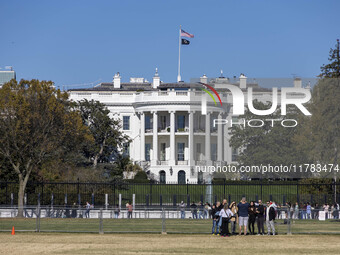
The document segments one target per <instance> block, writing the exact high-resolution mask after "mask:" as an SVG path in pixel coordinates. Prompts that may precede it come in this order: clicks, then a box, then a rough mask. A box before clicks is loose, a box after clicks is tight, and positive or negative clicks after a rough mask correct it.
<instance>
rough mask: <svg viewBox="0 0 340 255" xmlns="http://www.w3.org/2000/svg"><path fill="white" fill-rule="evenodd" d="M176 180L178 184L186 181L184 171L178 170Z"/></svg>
mask: <svg viewBox="0 0 340 255" xmlns="http://www.w3.org/2000/svg"><path fill="white" fill-rule="evenodd" d="M177 182H178V184H185V183H186V181H185V172H184V171H183V170H181V171H179V172H178V175H177Z"/></svg>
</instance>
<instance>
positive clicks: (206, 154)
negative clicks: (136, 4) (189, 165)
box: [205, 112, 212, 166]
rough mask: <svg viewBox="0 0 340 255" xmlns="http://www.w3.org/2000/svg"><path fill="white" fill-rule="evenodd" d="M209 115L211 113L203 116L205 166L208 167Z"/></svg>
mask: <svg viewBox="0 0 340 255" xmlns="http://www.w3.org/2000/svg"><path fill="white" fill-rule="evenodd" d="M210 115H211V112H207V114H206V115H205V163H206V166H210V165H211V164H212V162H211V151H210V148H211V140H210V135H211V134H210V125H211V124H210Z"/></svg>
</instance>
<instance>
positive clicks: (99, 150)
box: [78, 99, 129, 167]
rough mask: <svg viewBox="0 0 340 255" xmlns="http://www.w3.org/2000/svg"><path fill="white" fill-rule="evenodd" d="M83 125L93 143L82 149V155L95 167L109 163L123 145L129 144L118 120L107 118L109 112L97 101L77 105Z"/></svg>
mask: <svg viewBox="0 0 340 255" xmlns="http://www.w3.org/2000/svg"><path fill="white" fill-rule="evenodd" d="M78 107H79V110H80V113H81V116H82V120H83V123H84V124H85V125H87V126H88V128H89V130H90V131H91V134H92V136H93V137H94V142H93V143H89V144H87V145H86V146H85V147H84V154H85V156H86V157H87V158H88V159H89V161H90V162H91V163H92V165H93V167H97V166H98V163H109V162H110V161H111V160H112V157H113V159H115V158H117V157H118V156H119V155H120V154H121V153H122V148H123V144H124V143H126V142H129V138H128V136H126V135H124V134H123V132H122V131H121V125H120V121H119V120H115V119H113V118H111V117H110V116H109V114H110V111H109V110H108V109H107V108H106V107H105V106H104V105H103V104H101V103H100V102H98V101H94V100H92V101H88V100H86V99H85V100H83V101H80V102H79V104H78Z"/></svg>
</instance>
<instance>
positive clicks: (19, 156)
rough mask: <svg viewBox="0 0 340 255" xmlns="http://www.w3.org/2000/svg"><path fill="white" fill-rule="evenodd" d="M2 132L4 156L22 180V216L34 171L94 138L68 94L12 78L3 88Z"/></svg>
mask: <svg viewBox="0 0 340 255" xmlns="http://www.w3.org/2000/svg"><path fill="white" fill-rule="evenodd" d="M0 134H1V136H0V157H1V158H2V159H3V160H5V161H6V164H7V165H8V166H10V172H11V173H12V174H13V173H14V174H15V175H16V176H17V178H18V182H19V190H18V217H22V216H23V200H24V193H25V189H26V185H27V182H28V181H29V179H30V177H31V176H32V173H33V174H34V173H37V172H38V171H39V168H40V166H41V165H42V164H43V163H44V162H46V161H48V160H50V159H55V158H59V157H63V156H64V155H65V154H67V153H68V152H73V151H75V150H79V149H80V146H81V145H82V144H83V143H84V142H86V141H91V140H92V135H91V134H90V132H89V131H88V128H87V127H86V126H85V125H83V123H82V119H81V116H80V114H79V112H78V111H77V110H76V109H75V108H74V107H73V105H72V103H71V102H70V101H69V100H68V95H67V93H63V92H61V91H60V90H56V89H54V86H53V83H52V82H51V81H38V80H31V81H28V80H21V81H20V82H19V83H18V82H17V81H15V80H12V81H10V82H8V83H6V84H5V85H3V87H2V88H1V89H0Z"/></svg>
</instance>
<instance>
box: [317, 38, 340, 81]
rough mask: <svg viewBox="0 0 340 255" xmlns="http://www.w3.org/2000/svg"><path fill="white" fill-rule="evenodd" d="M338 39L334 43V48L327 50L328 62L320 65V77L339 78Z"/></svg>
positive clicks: (339, 57)
mask: <svg viewBox="0 0 340 255" xmlns="http://www.w3.org/2000/svg"><path fill="white" fill-rule="evenodd" d="M339 44H340V43H339V39H338V40H337V44H336V45H335V49H332V48H331V49H330V51H329V58H328V60H329V62H330V63H329V64H327V65H323V66H322V67H321V74H320V75H319V77H321V78H340V52H339Z"/></svg>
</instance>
